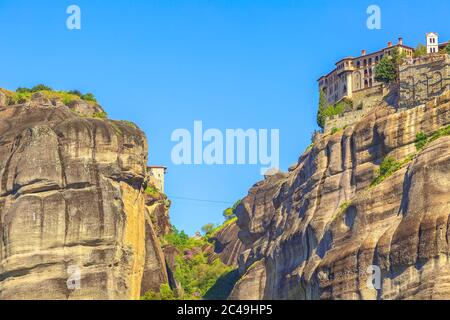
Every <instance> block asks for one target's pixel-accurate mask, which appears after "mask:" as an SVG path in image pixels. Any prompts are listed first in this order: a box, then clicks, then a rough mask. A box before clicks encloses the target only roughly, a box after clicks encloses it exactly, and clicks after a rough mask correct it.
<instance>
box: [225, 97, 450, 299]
mask: <svg viewBox="0 0 450 320" xmlns="http://www.w3.org/2000/svg"><path fill="white" fill-rule="evenodd" d="M449 101H450V95H449V94H448V93H447V94H446V95H445V96H441V97H440V98H439V99H437V100H436V101H433V102H431V103H428V104H427V105H426V106H421V107H417V108H414V109H409V110H403V111H398V112H395V110H393V109H392V108H390V107H388V106H381V107H379V108H376V109H375V110H373V112H371V113H370V114H368V115H367V116H366V117H365V118H364V119H362V120H361V121H360V122H359V123H357V124H356V125H355V126H353V127H348V128H346V129H345V130H343V131H341V132H339V133H336V134H334V135H326V136H324V137H322V138H321V139H319V140H318V141H316V143H315V145H314V147H313V148H312V149H311V150H310V151H308V152H306V153H305V154H304V155H303V156H302V157H301V158H300V159H299V162H298V165H297V166H296V167H295V168H293V169H292V170H291V171H290V172H289V173H288V174H278V175H276V176H272V177H270V178H268V179H266V180H265V181H262V182H260V183H257V184H256V185H255V186H253V188H252V189H251V190H250V191H249V194H248V196H247V197H246V198H245V199H244V200H243V201H242V203H241V205H240V206H239V207H238V209H237V215H238V217H239V220H238V225H239V227H240V228H241V231H240V239H241V240H242V242H243V243H244V245H245V246H247V247H248V248H250V249H248V250H246V251H245V252H244V253H243V254H242V255H241V256H240V261H239V266H240V273H241V277H240V280H239V281H238V283H237V284H236V285H235V287H234V290H233V292H232V294H231V296H230V299H440V298H446V299H449V298H450V282H449V279H450V278H449V277H450V263H449V262H448V256H449V252H450V246H449V237H450V228H449V214H450V152H449V150H450V136H445V137H441V138H439V139H437V140H436V141H434V142H432V143H430V144H429V145H427V146H426V147H425V148H424V149H423V150H422V151H420V152H418V153H417V154H416V155H415V156H414V158H413V159H412V160H411V161H410V162H408V163H407V165H405V166H404V167H403V168H402V169H400V170H398V171H397V172H395V174H393V175H392V176H390V177H389V178H387V179H386V180H384V181H383V182H382V183H381V184H379V185H377V186H375V187H370V184H371V182H372V181H373V179H374V176H375V171H376V169H377V168H378V167H379V164H380V162H381V161H382V159H383V158H385V157H386V156H392V157H394V158H396V159H399V160H400V159H404V158H406V157H407V156H408V155H410V154H413V153H415V152H416V147H415V144H414V142H415V137H416V133H417V132H419V131H423V132H425V133H432V132H434V131H436V130H437V129H439V128H442V127H444V126H446V125H448V124H449V123H450V102H449ZM372 265H373V266H377V267H379V268H380V270H381V288H380V290H376V289H374V288H373V287H371V286H369V285H367V280H369V281H371V280H372V278H371V274H370V273H368V272H367V269H368V267H369V266H372Z"/></svg>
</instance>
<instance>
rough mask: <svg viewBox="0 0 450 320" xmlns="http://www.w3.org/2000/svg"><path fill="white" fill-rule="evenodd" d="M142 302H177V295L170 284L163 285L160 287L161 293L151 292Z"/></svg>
mask: <svg viewBox="0 0 450 320" xmlns="http://www.w3.org/2000/svg"><path fill="white" fill-rule="evenodd" d="M141 300H176V298H175V294H174V292H173V291H172V289H171V288H170V286H169V285H168V284H162V285H161V286H160V287H159V292H153V291H149V292H147V293H146V294H145V295H144V296H142V297H141Z"/></svg>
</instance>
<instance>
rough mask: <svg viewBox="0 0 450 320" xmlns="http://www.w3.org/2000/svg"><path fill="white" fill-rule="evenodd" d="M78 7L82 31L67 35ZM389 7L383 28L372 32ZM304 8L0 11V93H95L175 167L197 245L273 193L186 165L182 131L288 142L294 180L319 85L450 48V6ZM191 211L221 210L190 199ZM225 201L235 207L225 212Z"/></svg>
mask: <svg viewBox="0 0 450 320" xmlns="http://www.w3.org/2000/svg"><path fill="white" fill-rule="evenodd" d="M71 4H76V5H78V6H79V7H80V8H81V12H82V29H81V30H72V31H70V30H68V29H67V28H66V19H67V17H68V15H67V14H66V8H67V7H68V6H69V5H71ZM371 4H376V5H378V6H380V8H381V13H382V29H381V30H369V29H367V27H366V20H367V17H368V15H367V14H366V9H367V7H368V6H369V5H371ZM426 4H427V7H426V8H424V2H423V1H419V0H409V1H384V0H383V1H378V0H377V1H337V0H334V1H325V0H322V1H300V0H297V1H294V0H289V1H288V0H272V1H268V0H259V1H254V0H253V1H250V0H239V1H238V0H214V1H213V0H202V1H200V0H197V1H194V0H190V1H187V0H184V1H183V0H178V1H175V0H159V1H153V0H145V1H144V0H141V1H137V0H135V1H104V0H102V1H100V0H83V1H82V0H72V1H63V0H59V1H54V0H40V1H31V0H29V1H23V0H9V1H5V0H0V30H1V31H2V32H1V41H0V61H2V65H1V69H0V70H1V72H0V87H4V88H8V89H15V88H17V87H19V86H33V85H35V84H37V83H45V84H47V85H50V86H52V87H53V88H55V89H79V90H82V91H86V92H93V93H94V94H95V95H96V96H97V98H98V100H99V102H100V103H101V104H102V106H103V107H104V108H105V109H106V111H107V112H108V114H109V116H110V118H112V119H126V120H131V121H134V122H135V123H137V124H138V125H139V126H140V127H141V128H142V129H143V130H144V131H145V132H146V134H147V137H148V140H149V158H150V162H151V164H163V165H166V166H167V167H168V174H167V177H166V193H167V194H168V195H169V196H172V197H173V199H172V200H173V206H172V209H171V217H172V222H173V223H174V224H175V225H176V226H177V227H178V228H179V229H184V230H186V231H187V232H189V233H191V234H192V233H193V232H195V231H196V230H199V229H200V227H201V226H202V225H203V224H205V223H208V222H213V223H220V222H222V211H223V209H225V208H226V207H227V206H228V205H227V203H229V204H232V203H233V202H234V201H235V200H237V199H239V198H242V197H243V196H245V195H246V193H247V191H248V189H249V188H250V187H251V186H252V185H253V184H254V183H256V182H257V181H259V180H261V176H260V167H259V166H255V165H240V166H238V165H223V166H217V165H216V166H175V165H173V164H172V162H171V156H170V155H171V149H172V148H173V146H174V145H175V143H174V142H172V141H171V140H170V137H171V134H172V132H173V131H174V130H175V129H178V128H186V129H189V130H191V131H192V130H193V123H194V121H195V120H201V121H203V126H204V127H205V129H208V128H217V129H220V130H222V131H224V130H225V129H234V128H243V129H249V128H255V129H260V128H261V129H279V130H280V162H281V168H282V169H284V170H286V169H287V168H288V167H289V165H291V164H292V163H295V162H296V161H297V159H298V157H299V156H300V154H301V153H302V152H303V150H304V149H305V148H306V147H307V146H308V145H309V143H310V137H311V133H312V132H313V131H314V130H315V129H316V122H315V115H316V106H317V100H318V97H317V85H316V79H318V78H319V76H321V75H322V74H324V73H328V72H329V71H330V70H331V68H332V67H333V65H334V62H336V61H337V60H339V59H340V58H343V57H344V56H348V55H358V54H359V53H360V51H361V49H367V50H368V51H373V50H378V49H379V48H381V47H384V46H385V45H386V43H387V42H388V41H389V40H392V41H397V38H398V37H399V36H402V37H404V41H405V44H406V45H411V46H414V47H415V46H416V45H417V44H418V43H419V42H422V43H423V42H424V38H425V33H426V32H428V31H436V32H439V33H440V36H441V40H442V41H446V40H448V39H449V38H450V34H449V28H448V21H449V13H450V2H449V1H448V0H428V1H427V2H426ZM179 198H191V199H201V200H211V201H217V202H203V201H202V202H200V201H192V200H183V199H179ZM222 202H223V203H222Z"/></svg>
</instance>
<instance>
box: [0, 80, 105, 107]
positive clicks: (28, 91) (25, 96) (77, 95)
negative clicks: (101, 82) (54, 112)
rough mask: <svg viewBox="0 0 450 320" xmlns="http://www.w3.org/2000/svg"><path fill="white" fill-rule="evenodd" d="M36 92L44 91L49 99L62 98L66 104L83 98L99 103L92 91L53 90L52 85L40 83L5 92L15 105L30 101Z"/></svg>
mask: <svg viewBox="0 0 450 320" xmlns="http://www.w3.org/2000/svg"><path fill="white" fill-rule="evenodd" d="M36 92H40V93H42V94H43V95H44V96H45V97H46V98H48V99H58V100H61V101H62V102H63V103H64V104H66V105H67V104H70V103H71V102H73V101H75V100H78V99H82V100H84V101H87V102H89V103H94V104H96V103H97V100H96V99H95V96H94V95H93V94H92V93H86V94H82V93H81V92H80V91H79V90H70V91H63V90H53V89H52V88H51V87H49V86H46V85H43V84H38V85H36V86H34V87H32V88H26V87H19V88H17V90H16V91H15V92H12V91H6V92H5V93H6V94H7V96H8V97H9V105H14V104H21V103H25V102H27V101H29V100H30V99H31V96H32V95H33V94H34V93H36Z"/></svg>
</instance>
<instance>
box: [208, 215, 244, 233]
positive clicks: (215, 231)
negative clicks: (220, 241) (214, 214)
mask: <svg viewBox="0 0 450 320" xmlns="http://www.w3.org/2000/svg"><path fill="white" fill-rule="evenodd" d="M237 219H238V218H237V217H233V218H231V219H228V220H227V221H225V222H224V223H222V224H221V225H220V226H218V227H216V228H215V229H214V230H213V231H212V232H211V233H210V234H209V238H213V237H214V236H215V235H216V234H217V233H218V232H219V231H220V230H222V229H224V228H225V227H226V226H229V225H230V224H233V223H235V222H236V221H237Z"/></svg>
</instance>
